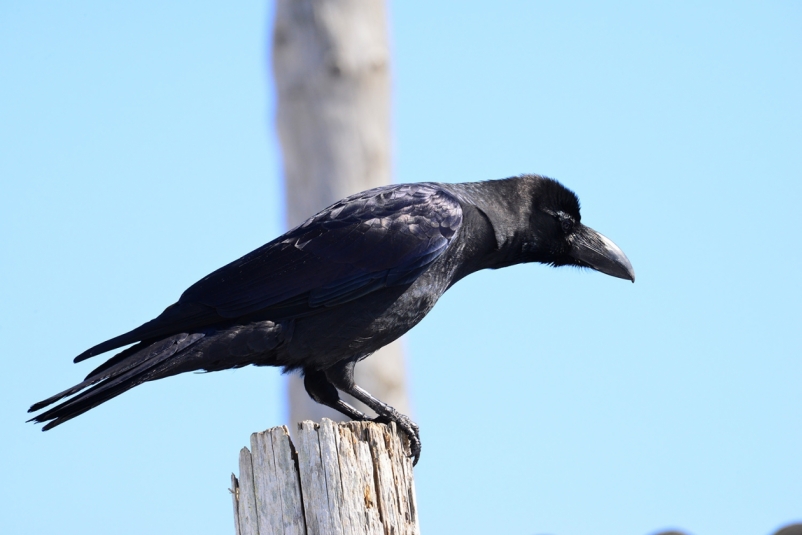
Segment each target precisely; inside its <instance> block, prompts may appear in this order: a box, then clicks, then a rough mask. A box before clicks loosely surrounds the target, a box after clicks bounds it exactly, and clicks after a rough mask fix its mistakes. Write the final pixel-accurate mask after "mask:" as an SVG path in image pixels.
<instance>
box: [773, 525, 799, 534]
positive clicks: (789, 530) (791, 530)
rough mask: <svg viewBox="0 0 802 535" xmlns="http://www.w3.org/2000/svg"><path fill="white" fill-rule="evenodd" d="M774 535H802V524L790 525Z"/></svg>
mask: <svg viewBox="0 0 802 535" xmlns="http://www.w3.org/2000/svg"><path fill="white" fill-rule="evenodd" d="M774 535H802V524H788V525H787V526H785V527H784V528H780V529H778V530H777V531H775V532H774Z"/></svg>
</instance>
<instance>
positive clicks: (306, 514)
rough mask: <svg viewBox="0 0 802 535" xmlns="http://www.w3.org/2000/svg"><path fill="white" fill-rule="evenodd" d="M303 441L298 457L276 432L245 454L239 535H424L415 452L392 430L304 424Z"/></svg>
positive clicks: (255, 440)
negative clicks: (412, 456)
mask: <svg viewBox="0 0 802 535" xmlns="http://www.w3.org/2000/svg"><path fill="white" fill-rule="evenodd" d="M297 437H298V438H297V442H298V444H297V451H296V450H295V448H294V445H293V443H292V441H291V440H290V437H289V433H288V431H287V428H286V427H283V426H282V427H274V428H272V429H268V430H267V431H263V432H261V433H254V434H253V435H252V436H251V441H250V442H251V451H249V450H248V449H247V448H243V449H242V451H241V452H240V463H239V464H240V479H239V480H237V478H235V477H233V476H232V491H233V496H234V520H235V527H236V532H237V534H238V535H250V534H257V533H258V534H260V535H273V534H282V535H283V534H288V535H300V534H309V535H312V534H321V535H322V534H325V535H328V534H342V535H362V534H371V535H391V534H393V535H396V534H398V535H401V534H403V535H406V534H409V535H415V534H419V533H420V531H419V528H418V516H417V504H416V501H415V485H414V481H413V479H412V462H411V460H410V458H409V444H408V441H407V439H406V437H405V436H403V434H402V436H400V437H399V433H397V431H396V429H395V425H394V424H391V425H389V426H388V425H382V424H376V423H373V422H348V423H342V424H337V423H335V422H333V421H331V420H327V419H323V420H322V421H321V422H320V423H319V424H317V423H314V422H310V421H306V422H302V423H300V424H298V435H297ZM249 482H250V483H249Z"/></svg>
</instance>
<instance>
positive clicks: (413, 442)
mask: <svg viewBox="0 0 802 535" xmlns="http://www.w3.org/2000/svg"><path fill="white" fill-rule="evenodd" d="M373 421H374V422H376V423H378V424H389V423H390V422H395V425H397V426H398V428H399V429H401V430H402V431H404V433H406V435H407V438H409V449H410V454H409V456H410V457H411V458H412V466H415V465H416V464H418V461H419V460H420V451H421V441H420V428H419V427H418V425H417V424H416V423H415V422H413V421H412V420H410V419H409V417H408V416H405V415H403V414H399V415H398V418H396V419H391V418H390V417H388V416H386V415H382V416H377V417H376V418H374V419H373Z"/></svg>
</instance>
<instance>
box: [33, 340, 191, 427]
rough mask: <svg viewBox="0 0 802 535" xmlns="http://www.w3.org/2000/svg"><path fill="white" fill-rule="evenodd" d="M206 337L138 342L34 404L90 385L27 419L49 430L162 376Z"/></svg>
mask: <svg viewBox="0 0 802 535" xmlns="http://www.w3.org/2000/svg"><path fill="white" fill-rule="evenodd" d="M203 337H204V334H202V333H195V334H187V333H181V334H177V335H174V336H171V337H169V338H166V339H164V340H161V341H159V342H155V343H153V344H150V345H147V346H145V347H141V346H140V345H137V346H134V347H131V348H128V349H126V350H125V351H123V352H121V353H120V354H119V355H117V356H116V357H114V358H112V359H110V360H109V361H108V362H106V363H105V364H103V365H101V366H99V367H98V368H97V369H95V370H94V371H93V372H91V373H90V374H89V375H88V376H87V378H86V380H84V381H83V382H81V383H79V384H77V385H75V386H74V387H72V388H68V389H67V390H64V391H63V392H59V393H58V394H56V395H55V396H51V397H49V398H47V399H45V400H43V401H40V402H39V403H36V404H34V405H33V406H32V407H31V408H30V409H29V410H28V412H35V411H37V410H40V409H42V408H44V407H46V406H48V405H51V404H52V403H55V402H56V401H59V400H61V399H63V398H65V397H67V396H70V395H72V394H75V393H77V392H80V391H81V390H84V389H86V388H87V387H91V388H89V389H88V390H84V391H83V392H81V393H80V394H78V395H76V396H75V397H73V398H71V399H69V400H67V401H64V402H63V403H61V404H59V405H56V406H55V407H53V408H51V409H49V410H47V411H45V412H43V413H42V414H38V415H36V416H34V417H33V418H31V419H30V420H28V421H29V422H30V421H33V422H38V423H43V422H48V423H47V425H45V426H44V428H43V429H42V430H43V431H47V430H48V429H52V428H53V427H55V426H57V425H60V424H62V423H64V422H66V421H67V420H71V419H72V418H75V417H76V416H78V415H80V414H83V413H84V412H86V411H88V410H89V409H92V408H94V407H97V406H98V405H100V404H101V403H104V402H106V401H108V400H110V399H111V398H113V397H116V396H118V395H120V394H122V393H123V392H125V391H126V390H130V389H131V388H133V387H135V386H137V385H140V384H142V383H144V382H145V381H149V380H151V379H154V378H156V377H160V376H161V374H162V373H163V372H164V371H165V369H168V368H170V367H172V366H173V364H172V363H170V362H169V361H170V360H171V359H172V357H174V356H175V355H176V354H177V353H180V352H181V351H183V350H184V349H186V348H188V347H189V346H191V345H193V344H194V343H196V342H197V341H198V340H200V339H201V338H203ZM121 357H122V358H121ZM92 385H94V386H92Z"/></svg>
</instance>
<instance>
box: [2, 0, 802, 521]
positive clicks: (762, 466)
mask: <svg viewBox="0 0 802 535" xmlns="http://www.w3.org/2000/svg"><path fill="white" fill-rule="evenodd" d="M701 4H702V3H699V2H686V3H676V2H671V3H669V2H663V3H649V5H648V6H646V5H645V4H644V3H635V2H633V3H630V4H624V3H616V4H611V5H607V6H606V7H600V5H599V3H596V2H592V3H552V4H549V5H546V4H541V3H536V2H524V1H520V2H504V3H497V4H494V6H495V7H494V8H493V9H492V10H489V9H488V7H487V6H488V5H489V4H488V3H487V2H466V1H463V2H437V3H432V2H425V3H424V2H406V1H404V2H402V1H396V2H395V3H394V4H393V6H392V10H391V27H392V37H393V70H394V100H395V105H394V110H395V111H394V113H395V130H396V131H395V177H396V181H399V182H411V181H430V180H434V181H437V180H442V181H470V180H482V179H490V178H500V177H505V176H510V175H514V174H518V173H522V172H538V173H543V174H547V175H550V176H553V177H555V178H558V179H559V180H561V181H562V182H563V183H565V184H566V185H568V186H569V187H571V188H572V189H574V190H575V191H576V192H577V193H578V194H579V197H580V199H581V200H582V203H583V212H582V215H583V222H586V223H588V224H589V225H591V226H593V227H594V228H596V229H598V230H600V231H601V232H603V233H604V234H606V235H608V236H609V237H610V238H612V239H613V240H614V241H615V242H616V243H618V245H620V246H621V247H622V248H623V249H624V251H626V253H627V254H628V255H629V258H630V259H631V260H632V263H633V265H634V266H635V269H636V272H637V274H638V281H637V283H636V284H634V285H632V284H629V283H626V282H624V281H621V280H617V279H613V278H610V277H605V276H603V275H600V274H598V273H592V272H584V271H579V270H571V269H563V270H555V269H551V268H546V267H543V266H534V265H530V266H519V267H516V268H511V269H506V270H502V271H497V272H487V273H480V274H476V275H473V276H471V277H469V278H468V279H466V280H465V281H463V282H460V284H458V285H457V286H456V287H455V288H453V289H452V290H451V291H450V292H449V293H448V294H446V296H445V297H444V298H443V299H442V300H441V302H440V303H439V304H438V306H437V307H435V309H434V311H433V312H432V313H431V314H430V315H429V316H428V317H427V318H426V320H424V322H423V323H422V324H421V325H419V326H418V327H417V328H416V329H414V330H413V331H412V333H411V334H410V335H409V336H408V337H407V347H408V350H409V359H410V365H409V373H410V380H411V384H412V395H413V398H414V399H413V402H414V406H415V418H416V419H417V421H418V423H419V424H420V425H421V428H422V438H423V444H424V449H423V457H422V460H421V463H420V465H419V466H418V468H417V469H416V477H417V485H418V500H419V506H420V510H421V521H422V529H423V531H424V533H429V534H433V533H461V534H469V533H470V534H474V533H475V534H487V533H505V534H524V535H534V534H545V533H548V534H554V535H588V534H594V535H607V534H609V535H646V534H647V533H650V532H654V531H656V530H658V529H663V528H667V527H678V528H682V529H685V530H687V531H689V532H691V533H694V534H697V535H725V534H726V535H739V534H743V535H747V534H750V535H752V534H768V533H770V532H771V531H773V530H774V529H776V528H777V527H778V526H779V525H782V524H784V523H788V522H791V521H800V520H802V485H801V484H800V481H802V454H800V452H802V388H800V384H802V364H801V363H800V361H801V360H802V328H800V323H802V322H801V321H800V320H802V314H801V313H800V301H802V285H800V279H799V266H800V263H802V254H801V251H800V250H801V249H802V240H801V239H800V233H799V231H800V228H802V225H800V223H802V221H801V216H800V210H799V207H800V203H801V202H802V186H800V179H801V178H802V98H801V97H802V69H801V68H800V67H801V66H802V31H800V28H802V7H800V6H802V4H799V3H798V2H753V3H743V2H735V3H733V2H718V3H714V2H706V3H704V5H701ZM271 11H272V6H271V5H270V4H268V3H266V2H237V3H220V2H218V3H211V2H209V3H206V2H137V3H122V2H118V3H114V4H113V5H111V4H110V3H108V2H105V3H104V2H94V3H93V2H80V1H76V2H69V3H63V2H62V3H60V2H9V1H5V2H0V80H1V81H2V83H0V181H1V184H2V189H0V192H2V195H0V240H2V241H0V275H2V277H1V278H0V358H1V359H2V363H3V368H2V369H3V371H2V374H1V375H0V399H1V400H2V402H1V403H0V429H2V433H1V436H2V439H1V440H0V453H1V454H0V459H2V461H0V463H1V464H0V468H1V469H2V472H0V473H1V474H2V481H3V485H2V490H0V492H2V496H1V497H0V532H2V533H8V534H12V533H13V534H25V533H31V534H41V533H60V534H72V533H75V534H79V533H80V534H85V533H115V534H128V533H130V534H142V533H197V534H207V533H208V534H213V533H214V534H219V533H233V524H232V518H231V504H230V497H229V495H228V492H227V491H226V488H227V486H228V476H229V474H230V472H231V471H232V470H234V469H235V468H236V464H237V452H238V450H239V448H240V447H241V446H243V445H245V444H246V443H247V441H248V435H249V433H251V432H253V431H257V430H261V429H264V428H267V427H270V426H274V425H279V424H282V423H285V421H284V413H285V407H284V401H283V391H282V388H283V387H282V383H281V378H280V376H279V375H278V373H277V372H276V371H275V370H270V369H255V368H247V369H241V370H236V371H227V372H220V373H214V374H206V375H193V374H189V375H185V376H179V377H175V378H170V379H167V380H164V381H159V382H156V383H152V384H147V385H143V386H141V387H138V388H136V389H134V390H132V391H130V392H128V393H126V394H125V395H123V396H121V397H119V398H117V399H115V400H113V401H112V402H110V403H107V404H105V405H103V406H102V407H99V408H97V409H95V410H93V411H91V412H89V413H87V414H85V415H83V416H81V417H80V418H78V419H76V420H74V421H72V422H69V424H67V425H64V426H62V427H59V428H58V429H56V430H55V431H53V432H49V433H44V434H43V433H41V432H39V428H37V427H35V426H33V425H31V424H24V423H23V421H24V419H25V417H26V414H25V410H26V409H27V407H28V406H29V405H30V404H31V403H32V402H34V401H37V400H39V399H41V398H43V397H45V396H48V395H50V394H52V393H54V392H55V391H58V390H61V389H62V388H65V387H67V386H70V385H72V384H74V383H75V382H77V381H78V380H79V379H80V378H82V377H83V375H85V374H86V373H87V372H88V371H89V370H90V369H92V367H93V366H94V365H96V364H97V363H96V362H89V363H85V364H81V365H74V364H72V363H71V359H72V357H73V356H75V355H76V354H78V353H80V352H81V351H83V350H84V349H86V348H87V347H88V346H91V345H93V344H95V343H96V342H98V341H101V340H104V339H106V338H109V337H111V336H113V335H116V334H119V333H121V332H123V331H126V330H128V329H130V328H132V327H134V326H136V325H138V324H140V323H141V322H143V321H145V320H148V319H150V318H151V317H153V316H154V315H156V314H157V313H159V312H160V311H161V310H162V309H163V308H164V307H165V306H166V305H168V304H170V303H172V302H173V301H175V299H176V298H177V297H178V296H179V295H180V293H181V292H182V291H183V290H184V288H186V287H187V286H188V285H189V284H191V283H192V282H194V281H195V280H197V279H199V278H200V277H202V276H204V275H205V274H207V273H208V272H210V271H212V270H213V269H215V268H217V267H219V266H221V265H223V264H225V263H227V262H229V261H231V260H233V259H234V258H237V257H238V256H240V255H242V254H244V253H246V252H248V251H250V250H251V249H253V248H255V247H257V246H258V245H261V244H262V243H264V242H266V241H268V240H269V239H271V238H273V237H275V236H276V235H277V234H279V233H280V232H281V230H282V221H283V208H282V206H281V200H282V195H281V184H280V161H279V157H278V150H277V146H276V140H275V136H274V134H273V132H272V113H273V106H274V95H273V90H272V87H271V80H270V70H269V61H268V58H269V50H268V46H269V44H268V42H269V39H268V36H269V30H268V29H269V26H270V13H271ZM488 363H489V364H488ZM488 446H489V447H490V449H487V448H488Z"/></svg>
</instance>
